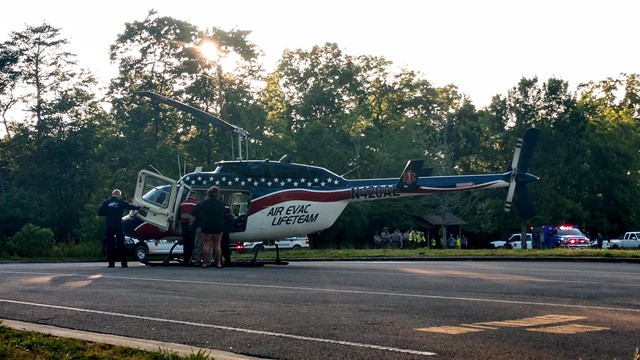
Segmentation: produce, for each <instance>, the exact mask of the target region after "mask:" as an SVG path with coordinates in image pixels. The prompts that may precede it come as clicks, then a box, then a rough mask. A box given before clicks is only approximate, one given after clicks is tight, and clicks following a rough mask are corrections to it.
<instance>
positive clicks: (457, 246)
mask: <svg viewBox="0 0 640 360" xmlns="http://www.w3.org/2000/svg"><path fill="white" fill-rule="evenodd" d="M461 244H462V242H461V240H460V236H458V237H456V249H460V246H461Z"/></svg>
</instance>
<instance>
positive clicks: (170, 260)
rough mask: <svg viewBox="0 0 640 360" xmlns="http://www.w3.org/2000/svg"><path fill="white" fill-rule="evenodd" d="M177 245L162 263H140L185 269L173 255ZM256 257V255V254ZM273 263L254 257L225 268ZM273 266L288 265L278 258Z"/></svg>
mask: <svg viewBox="0 0 640 360" xmlns="http://www.w3.org/2000/svg"><path fill="white" fill-rule="evenodd" d="M177 245H178V242H176V243H175V244H173V246H172V247H171V249H170V250H169V254H167V256H165V258H164V259H163V260H162V261H149V260H145V261H140V262H141V263H143V264H145V265H147V266H152V267H153V266H164V267H166V266H180V267H185V266H184V261H182V260H180V259H179V257H178V256H176V255H173V249H175V247H176V246H177ZM256 256H257V254H256ZM271 263H273V262H271V261H257V260H256V257H255V256H254V258H253V260H251V261H244V260H237V261H231V264H225V265H224V266H225V267H245V266H246V267H261V266H264V265H265V264H271ZM275 264H277V265H286V264H288V263H287V262H284V263H282V262H281V261H280V259H279V257H277V259H276V262H275ZM212 267H213V268H215V266H212Z"/></svg>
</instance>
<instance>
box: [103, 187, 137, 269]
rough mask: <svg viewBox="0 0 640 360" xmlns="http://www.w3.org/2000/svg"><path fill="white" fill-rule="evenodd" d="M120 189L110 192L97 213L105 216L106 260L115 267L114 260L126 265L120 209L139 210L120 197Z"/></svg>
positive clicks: (110, 265)
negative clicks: (109, 195)
mask: <svg viewBox="0 0 640 360" xmlns="http://www.w3.org/2000/svg"><path fill="white" fill-rule="evenodd" d="M121 196H122V191H120V190H118V189H115V190H113V191H112V192H111V197H110V198H108V199H107V200H105V201H104V202H103V203H102V205H101V206H100V209H98V215H100V216H104V217H105V218H106V222H105V224H106V227H105V231H104V242H105V246H106V248H107V261H108V262H109V266H108V267H110V268H112V267H115V263H116V261H118V260H120V264H121V265H122V267H127V254H126V252H125V248H124V233H123V231H122V211H123V210H140V206H138V205H132V204H129V203H128V202H126V201H124V200H122V199H120V197H121Z"/></svg>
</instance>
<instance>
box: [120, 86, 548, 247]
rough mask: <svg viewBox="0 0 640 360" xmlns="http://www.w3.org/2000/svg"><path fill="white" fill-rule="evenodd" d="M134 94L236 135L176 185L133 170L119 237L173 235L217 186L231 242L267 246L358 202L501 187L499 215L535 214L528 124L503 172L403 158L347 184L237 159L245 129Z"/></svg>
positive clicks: (302, 169)
mask: <svg viewBox="0 0 640 360" xmlns="http://www.w3.org/2000/svg"><path fill="white" fill-rule="evenodd" d="M137 94H138V95H140V96H145V97H148V98H150V99H151V100H152V101H153V102H155V103H162V104H165V105H169V106H172V107H174V108H176V109H179V110H181V111H184V112H187V113H189V114H192V115H193V116H195V117H197V118H199V119H202V120H205V121H209V122H211V123H212V124H213V125H214V126H216V127H219V128H222V129H226V130H230V131H231V132H232V133H233V134H234V135H237V143H238V154H239V156H240V158H239V159H238V160H225V161H219V162H217V163H216V164H215V165H216V167H215V169H214V170H213V171H204V170H203V169H202V167H197V168H196V169H195V171H194V172H192V173H188V174H185V175H184V176H182V177H181V178H180V179H178V180H174V179H171V178H169V177H165V176H163V175H161V174H158V173H156V172H152V171H148V170H142V171H140V172H139V174H138V179H137V183H136V190H135V194H134V198H133V203H134V204H137V205H139V206H140V207H141V210H139V211H132V213H130V214H129V215H127V216H125V217H124V219H123V223H124V231H125V235H127V236H130V237H135V238H137V239H139V240H150V239H156V240H157V239H164V238H177V237H179V235H180V226H179V222H178V221H177V219H179V207H180V203H181V202H182V200H184V199H186V198H187V196H188V195H189V194H190V193H194V194H196V197H197V198H198V199H202V197H203V195H204V193H205V192H206V190H207V189H208V188H209V187H211V186H213V185H215V186H218V187H219V189H220V196H221V200H223V202H224V203H225V205H226V206H228V207H229V209H230V212H231V214H232V218H233V226H232V230H231V231H230V233H229V237H230V240H231V242H232V243H237V242H245V241H246V242H256V241H264V242H274V241H275V240H276V239H280V238H285V237H291V236H296V235H300V234H310V233H314V232H318V231H322V230H325V229H327V228H329V227H331V226H332V225H333V224H334V223H335V221H336V220H337V219H338V217H339V216H340V214H341V213H342V212H343V210H344V209H345V208H346V207H347V205H348V204H350V203H352V202H359V201H372V200H374V201H375V200H386V199H395V198H401V197H407V196H421V195H429V194H442V193H450V192H458V191H471V190H484V189H494V188H507V198H506V202H505V211H507V212H508V211H511V208H512V207H513V206H515V208H516V209H517V210H518V212H519V213H520V216H521V217H531V216H533V214H534V211H535V210H534V207H533V203H532V201H531V198H530V196H529V193H528V191H527V184H528V183H531V182H533V181H536V180H538V177H536V176H535V175H532V174H529V173H528V172H527V168H528V165H529V162H530V159H531V156H532V152H533V148H534V146H535V142H536V140H537V137H538V133H539V130H538V129H536V128H533V127H532V128H529V129H527V130H526V131H525V134H524V136H523V137H522V138H519V139H518V141H517V143H516V148H515V151H514V155H513V159H512V161H511V163H510V165H509V167H508V169H507V171H505V172H504V173H497V174H482V175H455V176H431V169H428V168H423V164H424V160H409V161H408V162H407V164H406V166H405V168H404V170H403V171H402V173H401V174H400V175H399V176H398V177H396V178H375V179H355V180H352V179H346V178H344V177H343V176H341V175H338V174H336V173H334V172H332V171H330V170H328V169H325V168H323V167H319V166H312V165H305V164H299V163H294V162H291V160H290V158H289V156H288V155H284V156H283V157H282V158H281V159H280V160H279V161H270V160H268V159H267V160H245V159H242V151H243V147H242V142H243V141H245V144H246V141H247V137H248V136H249V134H248V132H247V131H245V130H244V129H242V128H240V127H237V126H235V125H232V124H230V123H228V122H225V121H224V120H222V119H220V118H218V117H216V116H214V115H212V114H210V113H207V112H204V111H202V110H200V109H197V108H195V107H192V106H190V105H186V104H184V103H181V102H178V101H176V100H173V99H170V98H167V97H164V96H162V95H159V94H157V93H153V92H150V91H139V92H138V93H137ZM245 146H246V145H245ZM245 153H247V151H245Z"/></svg>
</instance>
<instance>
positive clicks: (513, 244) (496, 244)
mask: <svg viewBox="0 0 640 360" xmlns="http://www.w3.org/2000/svg"><path fill="white" fill-rule="evenodd" d="M521 239H522V237H521V236H520V233H518V234H511V236H510V237H509V240H507V241H504V240H496V241H492V242H490V244H491V245H490V246H491V248H492V249H503V248H509V249H522V241H521ZM527 249H533V244H532V241H531V233H527Z"/></svg>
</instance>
